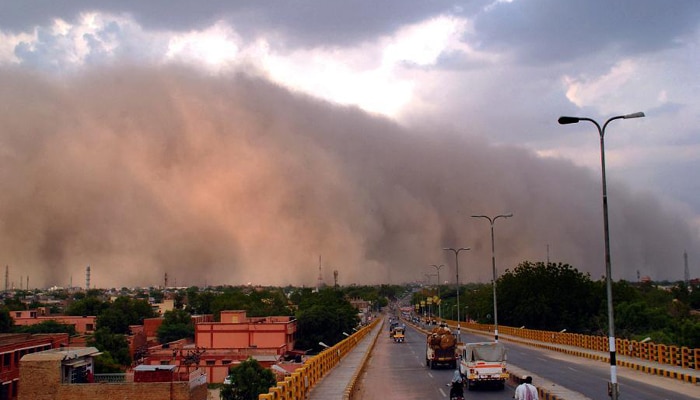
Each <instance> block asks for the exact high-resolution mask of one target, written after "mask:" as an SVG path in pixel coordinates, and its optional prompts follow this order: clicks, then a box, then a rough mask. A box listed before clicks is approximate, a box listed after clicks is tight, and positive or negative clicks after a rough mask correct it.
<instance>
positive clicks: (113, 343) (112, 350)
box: [88, 328, 131, 372]
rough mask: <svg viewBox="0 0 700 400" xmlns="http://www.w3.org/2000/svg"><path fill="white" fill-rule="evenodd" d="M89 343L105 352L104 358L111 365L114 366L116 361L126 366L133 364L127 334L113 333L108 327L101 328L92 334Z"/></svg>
mask: <svg viewBox="0 0 700 400" xmlns="http://www.w3.org/2000/svg"><path fill="white" fill-rule="evenodd" d="M88 344H89V345H90V346H95V347H96V348H97V349H98V350H100V351H102V352H103V353H105V357H104V359H103V360H105V361H106V363H107V364H109V365H112V366H113V364H115V363H116V364H119V365H121V366H124V367H126V366H128V365H129V364H131V356H130V355H129V343H128V342H127V341H126V336H124V335H122V334H118V333H112V332H110V331H109V329H106V328H99V329H97V330H96V331H95V333H94V334H93V335H92V338H91V339H90V340H89V341H88ZM96 372H97V371H96Z"/></svg>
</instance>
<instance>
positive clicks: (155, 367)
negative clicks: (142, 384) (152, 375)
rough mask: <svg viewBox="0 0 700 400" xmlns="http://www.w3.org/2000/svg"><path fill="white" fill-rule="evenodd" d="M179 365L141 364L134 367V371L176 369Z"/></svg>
mask: <svg viewBox="0 0 700 400" xmlns="http://www.w3.org/2000/svg"><path fill="white" fill-rule="evenodd" d="M175 368H177V365H146V364H141V365H138V366H136V367H134V371H174V370H175Z"/></svg>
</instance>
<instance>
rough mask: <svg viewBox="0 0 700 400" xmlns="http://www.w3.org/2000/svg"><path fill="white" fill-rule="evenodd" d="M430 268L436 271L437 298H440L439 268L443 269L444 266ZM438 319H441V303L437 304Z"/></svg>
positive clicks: (433, 265)
mask: <svg viewBox="0 0 700 400" xmlns="http://www.w3.org/2000/svg"><path fill="white" fill-rule="evenodd" d="M431 267H433V268H435V269H436V270H437V284H438V298H440V268H442V267H444V265H442V264H440V265H435V264H432V265H431ZM438 318H440V319H442V302H440V304H438Z"/></svg>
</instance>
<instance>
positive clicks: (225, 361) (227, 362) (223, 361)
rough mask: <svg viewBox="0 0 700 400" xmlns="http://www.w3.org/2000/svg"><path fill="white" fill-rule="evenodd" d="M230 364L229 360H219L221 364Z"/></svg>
mask: <svg viewBox="0 0 700 400" xmlns="http://www.w3.org/2000/svg"><path fill="white" fill-rule="evenodd" d="M229 364H231V360H221V365H229Z"/></svg>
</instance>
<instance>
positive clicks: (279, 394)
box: [258, 318, 381, 400]
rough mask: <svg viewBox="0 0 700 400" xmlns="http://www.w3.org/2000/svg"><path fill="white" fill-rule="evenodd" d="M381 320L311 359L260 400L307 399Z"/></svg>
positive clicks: (261, 396) (259, 398) (259, 399)
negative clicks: (325, 376)
mask: <svg viewBox="0 0 700 400" xmlns="http://www.w3.org/2000/svg"><path fill="white" fill-rule="evenodd" d="M380 320H381V319H379V318H377V319H375V320H374V321H372V323H370V324H369V325H367V326H364V327H363V328H361V329H359V330H358V331H357V332H355V333H353V334H352V335H350V336H348V337H347V338H345V339H343V340H342V341H340V342H338V343H337V344H336V345H335V346H332V347H329V348H327V349H325V350H323V351H322V352H320V353H318V354H317V355H315V356H313V357H311V358H309V359H308V360H306V362H305V363H304V365H303V366H301V367H299V368H297V369H296V371H294V372H293V373H292V374H290V376H287V377H285V378H284V380H283V381H280V382H277V386H273V387H271V388H270V391H269V392H268V393H265V394H261V395H260V396H258V400H300V399H305V398H306V396H307V394H308V393H309V392H310V391H311V389H312V388H313V387H314V386H315V385H316V384H317V383H318V382H320V381H321V379H322V378H323V377H324V375H326V373H328V372H329V371H330V370H331V369H333V367H335V366H336V365H337V364H338V363H339V362H340V360H341V359H342V358H343V357H345V355H346V354H348V353H349V352H350V351H351V350H352V349H353V348H355V346H356V345H357V343H358V342H359V341H360V339H362V338H363V337H365V335H367V334H368V333H370V332H371V331H372V328H374V327H375V326H376V324H378V323H379V322H380Z"/></svg>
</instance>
